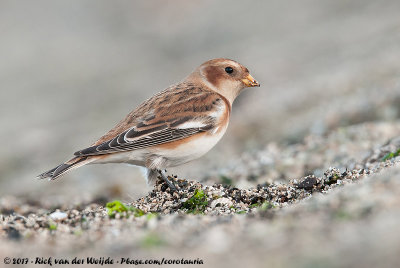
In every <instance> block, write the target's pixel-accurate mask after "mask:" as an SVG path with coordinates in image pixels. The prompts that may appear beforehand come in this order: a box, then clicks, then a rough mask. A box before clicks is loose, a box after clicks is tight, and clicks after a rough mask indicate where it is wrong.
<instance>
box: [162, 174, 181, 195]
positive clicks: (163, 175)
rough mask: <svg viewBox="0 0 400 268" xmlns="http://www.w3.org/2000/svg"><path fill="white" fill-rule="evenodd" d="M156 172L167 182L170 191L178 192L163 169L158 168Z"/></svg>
mask: <svg viewBox="0 0 400 268" xmlns="http://www.w3.org/2000/svg"><path fill="white" fill-rule="evenodd" d="M158 172H159V173H160V175H161V179H163V181H165V182H166V183H167V184H168V187H169V188H170V189H171V191H173V192H178V189H177V188H176V186H175V185H174V184H173V183H172V181H170V180H169V179H168V177H167V176H166V175H165V170H160V169H159V170H158Z"/></svg>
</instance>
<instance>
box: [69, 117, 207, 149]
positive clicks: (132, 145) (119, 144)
mask: <svg viewBox="0 0 400 268" xmlns="http://www.w3.org/2000/svg"><path fill="white" fill-rule="evenodd" d="M213 127H214V126H213V125H212V124H210V125H206V126H204V127H197V128H185V129H179V128H169V127H168V126H166V125H164V126H163V127H161V126H159V127H156V128H154V129H149V130H145V131H142V132H146V134H147V135H141V137H140V138H138V139H134V140H132V141H129V138H131V137H132V136H134V135H132V134H133V132H135V131H134V128H132V129H129V130H127V131H125V132H123V133H121V134H120V135H118V136H116V137H115V138H113V139H112V140H110V141H107V142H104V143H102V144H100V145H96V146H91V147H89V148H86V149H83V150H81V151H78V152H76V153H75V155H76V156H90V155H103V154H109V153H116V152H123V151H130V150H137V149H143V148H147V147H151V146H155V145H159V144H164V143H168V142H172V141H177V140H181V139H184V138H187V137H190V136H192V135H194V134H197V133H200V132H204V131H207V130H210V129H212V128H213ZM150 130H153V131H150ZM136 135H137V134H136Z"/></svg>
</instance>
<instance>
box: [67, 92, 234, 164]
mask: <svg viewBox="0 0 400 268" xmlns="http://www.w3.org/2000/svg"><path fill="white" fill-rule="evenodd" d="M165 99H169V101H168V102H166V101H165ZM163 101H164V103H163ZM149 102H150V104H149ZM229 112H230V106H229V105H228V104H227V100H226V99H224V98H223V97H222V96H221V95H219V94H217V93H215V92H211V91H204V90H199V89H197V90H196V89H195V88H194V89H193V90H192V91H191V90H190V88H187V87H186V89H185V90H182V91H179V88H178V90H177V89H176V88H175V90H174V91H166V92H164V93H163V94H159V95H156V96H154V97H153V98H152V99H149V100H148V101H147V102H145V103H144V104H142V105H141V106H139V108H138V109H136V110H135V111H133V112H132V113H131V114H129V115H128V117H126V118H125V119H124V121H131V122H132V123H131V125H128V124H126V122H125V123H124V122H121V123H120V124H119V125H117V126H116V128H117V129H118V131H115V129H116V128H114V129H113V130H111V131H110V132H109V133H113V135H112V137H111V138H109V136H110V135H107V134H106V135H105V136H103V138H101V139H100V140H99V141H98V142H96V143H95V144H94V145H93V146H91V147H89V148H86V149H83V150H80V151H78V152H76V153H75V155H76V156H92V155H104V154H110V153H116V152H124V151H131V150H137V149H143V148H148V147H151V146H155V145H160V144H165V143H170V142H174V141H177V140H181V139H185V138H187V137H190V136H193V135H195V134H198V133H201V132H205V131H212V130H213V129H217V128H218V126H219V124H221V123H223V124H224V123H225V121H226V122H227V120H228V118H227V117H229ZM121 126H129V127H127V128H125V129H124V130H123V131H121V130H120V129H121ZM105 138H106V139H105ZM102 139H103V140H102Z"/></svg>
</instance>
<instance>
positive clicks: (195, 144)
mask: <svg viewBox="0 0 400 268" xmlns="http://www.w3.org/2000/svg"><path fill="white" fill-rule="evenodd" d="M226 129H227V126H225V127H224V129H221V130H220V131H219V132H217V133H215V134H206V135H201V136H200V137H199V138H197V139H189V141H188V142H186V143H182V144H180V145H179V146H177V147H175V148H173V149H152V150H151V153H152V154H154V155H157V156H159V157H161V158H163V160H164V161H165V163H164V165H165V168H167V167H175V166H179V165H182V164H184V163H187V162H190V161H192V160H195V159H197V158H199V157H201V156H203V155H204V154H205V153H207V152H208V151H209V150H211V148H213V147H214V146H215V145H216V144H217V143H218V141H219V140H220V139H221V138H222V136H223V135H224V134H225V131H226Z"/></svg>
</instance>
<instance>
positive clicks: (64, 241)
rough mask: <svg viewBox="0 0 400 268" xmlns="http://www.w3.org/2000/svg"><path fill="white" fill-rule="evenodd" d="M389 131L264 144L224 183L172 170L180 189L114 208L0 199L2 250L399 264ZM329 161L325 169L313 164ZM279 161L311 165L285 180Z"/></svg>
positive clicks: (10, 253)
mask: <svg viewBox="0 0 400 268" xmlns="http://www.w3.org/2000/svg"><path fill="white" fill-rule="evenodd" d="M399 129H400V122H397V123H390V124H389V123H369V124H362V125H356V126H351V127H348V128H344V129H339V130H337V131H334V132H332V133H331V134H329V135H326V136H320V137H317V136H310V137H308V138H306V139H305V141H304V142H302V143H301V144H292V145H287V146H286V147H284V146H282V147H276V145H268V146H267V147H266V149H265V150H260V151H258V152H255V153H254V154H246V155H244V156H243V158H242V159H241V161H238V162H236V163H235V165H236V167H237V168H236V169H232V170H231V172H230V173H229V174H225V177H222V178H223V179H224V183H225V184H221V183H215V182H212V181H213V180H218V179H220V180H221V177H220V176H219V177H218V176H215V175H209V176H207V177H205V178H204V180H203V184H201V183H199V182H196V181H191V180H185V179H181V178H173V177H170V178H171V179H172V180H173V181H174V183H175V184H176V186H177V187H178V189H179V191H178V192H171V190H170V189H169V188H168V187H167V186H166V185H165V184H164V183H161V182H159V183H158V184H157V185H156V186H155V187H154V188H153V189H152V191H151V192H149V193H148V194H147V195H145V196H143V197H142V198H139V199H137V200H135V201H133V202H130V203H127V204H125V205H124V207H123V208H124V209H122V210H121V212H115V211H114V212H112V211H110V209H108V208H106V207H105V204H106V203H107V202H108V201H112V200H106V197H103V198H97V200H96V199H92V200H90V201H89V202H88V201H84V200H83V201H82V202H72V201H68V200H63V201H62V200H49V199H46V198H42V199H38V200H30V199H29V198H23V197H18V198H17V197H13V196H6V197H2V198H1V199H0V211H1V215H0V221H1V229H0V237H1V240H0V252H1V253H0V257H1V258H2V259H4V258H5V257H26V258H30V259H29V260H34V258H35V257H38V256H39V257H46V258H48V257H50V256H52V257H53V258H67V259H69V260H72V259H73V258H74V257H81V258H84V259H85V260H86V257H88V256H97V257H101V256H103V257H106V258H107V257H110V258H112V259H114V260H115V261H117V260H118V261H121V258H122V257H123V258H127V257H130V258H131V259H147V258H152V259H162V258H163V257H164V258H168V259H181V258H186V259H200V260H202V261H203V262H204V263H205V264H207V266H215V267H217V266H235V267H239V266H243V265H247V266H249V267H253V266H265V265H267V266H268V267H293V266H294V265H295V266H296V267H342V266H351V267H377V266H379V267H394V266H396V265H397V266H398V265H399V264H400V258H399V255H398V252H399V251H400V244H399V242H398V241H399V239H400V233H399V232H398V231H397V229H398V226H399V224H400V209H399V207H400V206H399V205H400V198H399V196H400V157H399V156H397V157H396V155H397V154H398V153H397V152H398V151H397V150H399V149H400V136H398V133H399ZM366 130H368V131H366ZM357 133H358V134H357ZM396 135H397V136H396ZM271 148H275V149H274V150H273V152H274V154H273V157H272V156H271ZM277 148H278V149H277ZM335 148H336V149H335ZM344 148H347V149H348V150H345V149H344ZM390 153H393V155H390ZM396 153H397V154H396ZM262 156H264V157H262ZM265 156H271V157H272V158H273V159H275V160H274V161H272V162H271V160H269V161H266V160H265ZM361 156H363V157H361ZM249 159H252V161H251V162H252V165H249V161H250V160H249ZM255 159H257V160H255ZM277 159H280V161H277ZM310 159H319V161H315V162H314V161H310ZM239 162H241V163H242V166H246V167H248V168H250V167H251V170H252V172H249V173H248V174H247V176H246V177H247V178H250V177H251V178H253V179H252V180H251V181H250V182H249V184H255V186H252V187H249V188H246V187H238V186H237V184H240V183H241V181H242V180H243V178H241V177H243V176H244V174H245V172H244V168H242V167H241V166H240V165H239ZM255 162H257V164H256V163H255ZM329 162H330V163H332V166H333V167H329V168H326V169H325V170H324V172H322V173H321V171H320V169H321V168H323V167H324V165H326V164H327V163H329ZM281 163H296V164H293V165H294V167H295V168H293V169H297V168H299V167H303V166H304V165H306V164H307V163H308V169H305V168H304V167H303V169H304V170H308V171H306V172H305V173H307V172H309V170H311V169H312V168H314V171H313V172H312V173H313V174H308V175H304V176H298V177H295V178H290V177H291V176H292V175H288V174H289V173H288V174H287V173H285V169H284V168H282V167H281ZM309 163H312V164H313V166H312V168H311V167H310V164H309ZM319 163H320V164H319ZM289 166H290V165H289ZM224 170H225V169H224ZM224 170H222V171H220V174H224V173H223V172H224ZM211 173H212V172H211ZM271 174H280V175H279V176H277V177H276V178H278V179H275V177H274V176H272V175H271ZM250 175H251V176H250ZM265 177H270V178H271V179H269V180H265V179H264V178H265ZM289 178H290V179H289ZM231 184H236V186H234V185H231ZM93 198H94V197H93ZM123 210H126V211H123Z"/></svg>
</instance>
